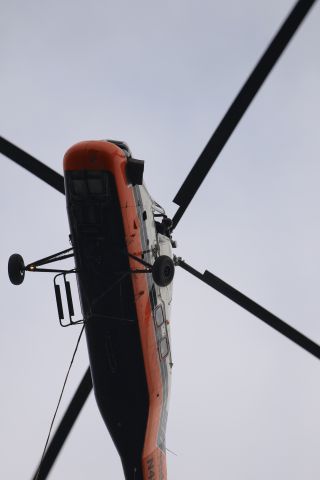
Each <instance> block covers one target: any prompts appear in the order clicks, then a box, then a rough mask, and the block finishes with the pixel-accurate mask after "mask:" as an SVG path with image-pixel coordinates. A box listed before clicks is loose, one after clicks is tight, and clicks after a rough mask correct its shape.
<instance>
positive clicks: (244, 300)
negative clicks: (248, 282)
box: [177, 259, 320, 359]
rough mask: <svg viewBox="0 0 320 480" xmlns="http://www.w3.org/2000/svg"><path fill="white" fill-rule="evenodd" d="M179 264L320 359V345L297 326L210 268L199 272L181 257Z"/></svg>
mask: <svg viewBox="0 0 320 480" xmlns="http://www.w3.org/2000/svg"><path fill="white" fill-rule="evenodd" d="M177 265H179V266H180V267H182V268H183V269H184V270H186V271H187V272H189V273H191V275H194V276H195V277H197V278H199V280H202V281H203V282H204V283H206V284H207V285H209V286H210V287H212V288H214V289H215V290H217V291H218V292H220V293H222V295H225V296H226V297H228V298H229V299H230V300H232V301H233V302H235V303H237V304H238V305H240V307H242V308H244V309H245V310H247V311H248V312H250V313H252V315H255V316H256V317H258V318H259V319H260V320H262V321H263V322H265V323H266V324H267V325H269V326H270V327H272V328H274V329H275V330H277V331H278V332H280V333H282V335H284V336H285V337H287V338H289V339H290V340H292V341H293V342H294V343H296V344H297V345H299V346H300V347H302V348H303V349H304V350H307V352H309V353H311V355H314V356H315V357H317V358H318V359H320V346H319V345H317V344H316V343H315V342H313V341H312V340H310V339H309V338H308V337H306V336H305V335H303V334H302V333H300V332H299V331H298V330H296V329H295V328H293V327H291V326H290V325H288V324H287V323H285V322H284V321H283V320H280V318H278V317H276V316H275V315H273V313H270V312H269V311H268V310H266V309H265V308H263V307H261V306H260V305H258V304H257V303H256V302H254V301H253V300H250V298H248V297H246V295H244V294H243V293H241V292H239V290H236V289H235V288H233V287H231V285H228V284H227V283H226V282H224V281H223V280H221V279H220V278H218V277H216V276H215V275H213V273H211V272H208V270H206V271H205V272H204V273H203V274H202V273H200V272H198V271H197V270H195V269H194V268H192V267H191V266H190V265H188V264H187V263H185V262H184V261H183V260H181V259H177Z"/></svg>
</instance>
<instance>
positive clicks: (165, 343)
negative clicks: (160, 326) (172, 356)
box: [160, 337, 169, 358]
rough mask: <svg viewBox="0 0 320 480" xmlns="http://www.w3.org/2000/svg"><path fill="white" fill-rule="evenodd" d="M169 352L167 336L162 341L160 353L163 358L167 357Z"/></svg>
mask: <svg viewBox="0 0 320 480" xmlns="http://www.w3.org/2000/svg"><path fill="white" fill-rule="evenodd" d="M168 353H169V344H168V339H167V337H164V338H163V339H162V340H161V342H160V355H161V358H165V357H166V356H167V355H168Z"/></svg>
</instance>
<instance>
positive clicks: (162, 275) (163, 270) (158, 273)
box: [152, 255, 174, 287]
mask: <svg viewBox="0 0 320 480" xmlns="http://www.w3.org/2000/svg"><path fill="white" fill-rule="evenodd" d="M173 277H174V263H173V260H172V258H170V257H169V256H168V255H160V257H158V258H157V259H156V260H155V262H154V264H153V265H152V278H153V280H154V282H155V283H156V284H157V285H159V286H160V287H167V286H168V285H169V284H170V283H171V282H172V280H173Z"/></svg>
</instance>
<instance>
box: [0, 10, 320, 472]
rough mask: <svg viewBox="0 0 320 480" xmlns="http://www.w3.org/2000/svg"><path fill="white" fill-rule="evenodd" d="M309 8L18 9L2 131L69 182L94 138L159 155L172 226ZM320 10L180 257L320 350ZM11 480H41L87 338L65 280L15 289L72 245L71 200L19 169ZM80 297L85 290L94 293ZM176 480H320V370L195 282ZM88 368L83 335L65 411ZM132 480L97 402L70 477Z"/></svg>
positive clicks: (186, 316) (10, 32)
mask: <svg viewBox="0 0 320 480" xmlns="http://www.w3.org/2000/svg"><path fill="white" fill-rule="evenodd" d="M292 5H293V1H292V0H280V1H279V0H277V1H276V0H269V1H267V0H259V1H256V0H242V1H241V2H239V1H237V0H224V1H223V2H222V1H219V2H218V1H213V0H212V1H208V0H198V1H195V0H190V1H188V0H184V1H182V0H171V1H169V0H162V1H161V2H154V1H152V0H149V1H146V0H143V1H139V0H135V1H129V0H118V1H117V2H115V1H104V2H103V1H101V0H93V1H91V2H90V3H89V2H85V1H75V0H74V1H64V2H63V1H62V0H56V1H54V2H53V1H52V2H49V1H43V0H42V1H38V0H37V1H36V0H29V1H28V2H23V1H17V0H11V1H10V2H9V1H2V3H1V6H2V8H1V15H0V32H1V33H0V36H1V43H0V55H1V65H2V68H1V77H0V78H1V89H0V105H1V109H0V119H1V135H3V136H4V137H6V138H8V139H9V140H10V141H12V142H14V143H16V144H17V145H19V146H20V147H21V148H23V149H25V150H26V151H28V152H30V153H31V154H33V155H34V156H36V157H37V158H39V159H40V160H41V161H43V162H45V163H46V164H48V165H50V166H51V167H52V168H54V169H55V170H57V171H59V172H62V159H63V155H64V152H65V151H66V150H67V149H68V148H69V147H70V146H71V145H72V144H73V143H75V142H77V141H80V140H89V139H103V138H114V139H122V140H125V141H127V142H128V144H129V146H130V148H131V150H132V152H133V154H134V156H135V157H136V158H141V159H144V160H145V162H146V163H145V181H146V183H147V186H148V188H149V190H150V193H151V194H152V195H153V197H154V198H155V199H156V201H157V202H159V203H160V204H161V205H163V206H164V207H165V208H166V210H167V212H168V213H169V214H171V215H172V214H173V213H174V212H175V210H176V207H175V206H174V204H173V203H172V199H173V197H174V196H175V194H176V192H177V190H178V188H179V187H180V185H181V183H182V181H183V180H184V178H185V176H186V175H187V173H188V172H189V170H190V168H191V166H192V165H193V163H194V162H195V160H196V158H197V156H198V155H199V153H200V152H201V150H202V149H203V147H204V146H205V144H206V142H207V140H208V139H209V137H210V135H211V134H212V132H213V130H214V128H215V127H216V126H217V124H218V122H219V120H220V119H221V117H222V116H223V114H224V113H225V111H226V109H227V108H228V107H229V105H230V103H231V101H232V100H233V98H234V97H235V95H236V94H237V92H238V90H239V89H240V87H241V86H242V84H243V82H244V81H245V79H246V77H247V76H248V74H249V73H250V71H251V69H252V68H253V67H254V65H255V63H256V61H257V60H258V58H259V57H260V55H261V54H262V52H263V51H264V49H265V47H266V46H267V44H268V43H269V41H270V39H271V38H272V36H273V35H274V33H275V32H276V30H277V29H278V27H279V25H280V24H281V22H282V21H283V19H284V18H285V16H286V15H287V13H288V12H289V10H290V9H291V7H292ZM319 24H320V7H319V5H318V4H316V6H315V7H314V8H313V9H312V11H311V13H310V15H309V16H308V18H307V19H306V21H305V22H304V24H303V25H302V27H301V29H300V30H299V31H298V33H297V35H296V36H295V37H294V39H293V41H292V42H291V43H290V45H289V47H288V49H287V50H286V52H285V53H284V55H283V57H282V58H281V59H280V61H279V63H278V64H277V66H276V68H275V69H274V70H273V72H272V74H271V75H270V77H269V78H268V79H267V81H266V83H265V84H264V86H263V88H262V89H261V91H260V92H259V95H258V96H257V97H256V99H255V100H254V102H253V104H252V105H251V107H250V109H249V110H248V112H247V114H246V115H245V117H244V118H243V120H242V121H241V123H240V124H239V126H238V128H237V129H236V131H235V133H234V134H233V136H232V138H231V140H230V141H229V143H228V145H227V146H226V147H225V149H224V150H223V152H222V154H221V155H220V158H219V159H218V161H217V162H216V164H215V166H214V168H213V169H212V171H211V173H210V174H209V175H208V177H207V179H206V180H205V182H204V184H203V186H202V187H201V190H200V191H199V193H198V194H197V196H196V197H195V199H194V201H193V203H192V205H191V206H190V208H189V209H188V211H187V213H186V214H185V216H184V217H183V220H182V221H181V223H180V224H179V227H178V228H177V229H176V231H175V238H176V240H177V241H178V244H179V248H178V250H177V253H178V254H179V255H181V256H183V257H184V259H185V260H186V261H187V262H188V263H190V264H191V265H193V266H194V267H195V268H197V269H199V270H201V271H203V270H204V269H208V270H210V271H212V272H213V273H215V274H216V275H218V276H220V277H221V278H223V279H224V280H225V281H227V282H229V283H230V284H232V285H233V286H234V287H236V288H238V289H240V290H241V291H243V293H245V294H247V295H248V296H250V297H251V298H253V299H254V300H256V301H257V302H259V303H261V304H262V305H263V306H264V307H266V308H268V309H269V310H271V311H272V312H273V313H275V314H276V315H278V316H280V317H281V318H283V320H285V321H287V322H288V323H290V324H291V325H293V326H294V327H295V328H298V329H299V330H300V331H302V332H303V333H305V334H306V335H308V336H310V337H311V338H312V339H313V340H315V341H317V342H318V343H320V296H319V271H320V254H319V245H320V218H319V205H320V189H319V180H320V162H319V150H320V148H319V147H320V136H319V111H320V100H319V98H320V96H319V82H320V59H319V41H320V30H319ZM1 168H2V170H1V172H2V173H1V179H2V182H1V198H2V201H1V207H0V208H1V219H2V229H1V231H2V236H1V247H2V248H1V268H0V285H1V292H2V294H1V305H2V316H1V321H2V328H1V335H0V359H1V363H0V364H1V380H2V388H1V401H0V405H1V408H0V426H1V428H0V448H1V452H2V455H1V462H0V477H1V478H6V479H12V480H22V479H26V480H27V479H29V478H30V477H31V476H32V473H33V471H34V468H35V466H36V465H37V462H38V460H39V458H40V456H41V452H42V448H43V446H44V442H45V438H46V435H47V432H48V428H49V424H50V421H51V418H52V415H53V412H54V409H55V406H56V403H57V399H58V396H59V392H60V389H61V386H62V383H63V379H64V376H65V373H66V370H67V367H68V364H69V361H70V359H71V355H72V351H73V348H74V345H75V342H76V338H77V336H78V333H79V328H78V327H72V328H67V329H62V328H61V327H60V326H59V324H58V318H57V313H56V305H55V299H54V291H53V284H52V279H51V278H50V276H49V275H48V276H46V275H45V276H40V274H39V276H37V275H31V274H29V275H27V278H26V280H25V283H24V284H23V285H22V286H21V287H14V286H12V285H11V284H10V283H9V280H8V277H7V260H8V257H9V256H10V255H11V253H14V252H20V253H21V254H22V255H23V256H24V257H25V260H26V262H30V261H33V260H35V259H38V258H41V257H43V256H46V255H49V254H51V253H54V252H56V251H59V250H62V249H64V248H67V247H68V233H69V230H68V224H67V216H66V211H65V201H64V198H63V196H62V195H61V194H59V193H57V192H56V191H54V190H53V189H50V188H49V187H48V186H47V185H45V184H44V183H42V182H41V181H39V180H38V179H36V178H33V177H32V176H31V175H30V174H29V173H27V172H25V171H23V170H22V169H21V168H19V167H17V166H15V165H14V164H12V163H11V162H10V161H9V160H7V159H6V158H4V157H2V158H1ZM76 295H77V294H76V292H74V296H75V297H76ZM172 351H173V358H174V375H173V385H172V397H171V404H170V411H169V421H168V434H167V446H168V448H169V449H170V450H173V451H174V452H175V453H176V454H177V456H174V455H172V454H170V453H168V478H169V480H181V479H186V480H193V479H195V478H201V479H204V478H210V479H219V480H235V479H237V480H256V479H257V478H259V480H270V479H271V478H272V479H273V480H286V479H290V480H301V479H304V480H313V479H319V475H320V457H319V429H320V414H319V404H320V382H319V378H320V362H319V361H317V360H316V359H314V358H313V357H312V356H311V355H309V354H308V353H305V352H304V351H303V350H301V349H300V348H299V347H297V346H295V345H294V344H292V343H291V342H290V341H289V340H287V339H285V338H282V337H281V335H280V334H278V333H277V332H274V331H272V330H271V329H270V328H269V327H267V326H265V325H264V324H262V323H261V322H260V321H259V320H257V319H255V318H254V317H253V316H251V315H250V314H249V313H247V312H245V311H243V310H242V309H241V308H240V307H238V306H237V305H233V304H232V303H231V302H230V301H229V300H227V299H225V298H223V297H221V295H219V294H218V293H216V292H214V291H213V290H211V289H210V288H209V287H207V286H206V285H204V284H202V283H201V282H199V281H198V280H197V279H195V278H193V277H191V276H188V274H187V273H186V272H184V271H177V273H176V278H175V282H174V305H173V310H172ZM87 364H88V359H87V353H86V345H85V341H84V340H83V342H82V344H81V348H80V351H79V354H78V356H77V358H76V361H75V365H74V368H73V370H72V373H71V378H70V381H69V383H68V385H67V390H66V395H65V397H64V400H63V404H62V407H61V410H60V413H61V414H62V413H63V411H64V409H65V407H66V405H67V403H68V401H69V399H70V396H71V395H72V394H73V392H74V389H75V387H76V386H77V385H78V383H79V381H80V379H81V377H82V375H83V373H84V371H85V369H86V366H87ZM66 478H76V479H77V480H85V479H89V478H94V479H95V480H100V479H101V480H121V479H123V474H122V468H121V464H120V461H119V458H118V455H117V453H116V451H115V449H114V447H113V445H112V442H111V440H110V438H109V434H108V432H107V430H106V428H105V426H104V424H103V422H102V420H101V418H100V416H99V413H98V411H97V407H96V405H95V402H94V398H93V396H92V395H91V397H90V399H89V401H88V402H87V404H86V406H85V408H84V410H83V412H82V414H81V417H80V418H79V421H78V422H77V424H76V426H75V428H74V430H73V431H72V434H71V435H70V437H69V439H68V441H67V443H66V445H65V448H64V449H63V451H62V453H61V455H60V457H59V459H58V461H57V463H56V465H55V467H54V469H53V470H52V474H51V476H50V479H51V480H58V479H66Z"/></svg>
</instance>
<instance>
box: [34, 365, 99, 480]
mask: <svg viewBox="0 0 320 480" xmlns="http://www.w3.org/2000/svg"><path fill="white" fill-rule="evenodd" d="M91 390H92V379H91V373H90V367H88V369H87V371H86V373H85V374H84V377H83V379H82V380H81V382H80V385H79V387H78V388H77V390H76V392H75V394H74V396H73V398H72V400H71V402H70V404H69V406H68V408H67V410H66V412H65V414H64V416H63V418H62V420H61V422H60V424H59V426H58V428H57V430H56V432H55V434H54V435H53V437H52V440H51V442H50V443H49V445H48V448H47V450H46V452H45V455H44V457H43V459H42V463H41V465H40V469H39V467H38V469H39V472H38V469H37V471H36V473H35V474H34V476H33V478H32V480H45V479H46V478H47V476H48V475H49V472H50V470H51V467H52V466H53V464H54V462H55V460H56V458H57V456H58V455H59V452H60V450H61V448H62V447H63V444H64V442H65V441H66V439H67V437H68V435H69V433H70V430H71V429H72V427H73V425H74V423H75V421H76V420H77V417H78V415H79V413H80V412H81V409H82V407H83V405H84V404H85V402H86V400H87V398H88V396H89V393H90V392H91Z"/></svg>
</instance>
